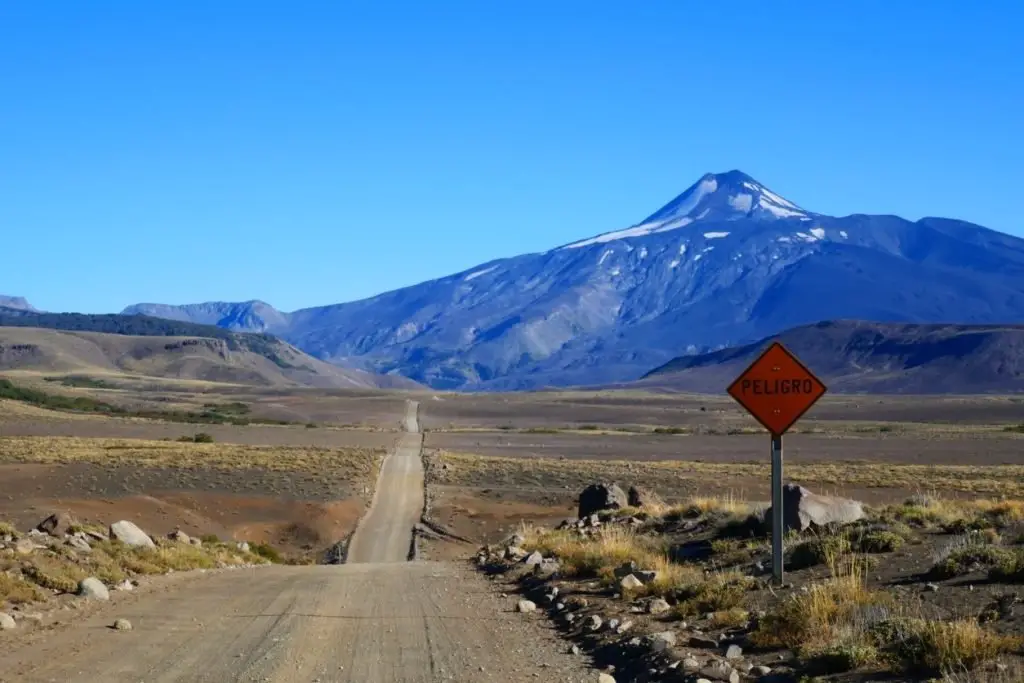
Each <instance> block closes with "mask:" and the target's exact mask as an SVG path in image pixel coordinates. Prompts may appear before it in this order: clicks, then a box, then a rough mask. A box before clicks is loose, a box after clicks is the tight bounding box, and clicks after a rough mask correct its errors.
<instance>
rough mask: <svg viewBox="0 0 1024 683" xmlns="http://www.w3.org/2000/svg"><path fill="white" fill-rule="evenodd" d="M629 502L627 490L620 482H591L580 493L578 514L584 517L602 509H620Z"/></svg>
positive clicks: (581, 517)
mask: <svg viewBox="0 0 1024 683" xmlns="http://www.w3.org/2000/svg"><path fill="white" fill-rule="evenodd" d="M628 504H629V499H628V498H627V496H626V492H625V491H623V490H622V489H621V488H620V487H619V485H618V484H615V483H611V484H591V485H590V486H588V487H587V488H585V489H583V492H582V493H580V498H579V513H578V515H577V516H578V517H579V518H580V519H583V518H585V517H589V516H590V515H592V514H594V513H597V512H601V511H602V510H618V509H620V508H624V507H626V505H628Z"/></svg>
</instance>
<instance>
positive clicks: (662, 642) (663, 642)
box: [649, 631, 676, 652]
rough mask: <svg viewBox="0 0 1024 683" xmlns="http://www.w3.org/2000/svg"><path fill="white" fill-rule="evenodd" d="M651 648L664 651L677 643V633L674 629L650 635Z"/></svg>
mask: <svg viewBox="0 0 1024 683" xmlns="http://www.w3.org/2000/svg"><path fill="white" fill-rule="evenodd" d="M649 638H650V642H651V649H653V650H654V651H655V652H664V651H665V650H667V649H668V648H670V647H672V646H673V645H675V644H676V634H675V633H673V632H672V631H662V632H660V633H652V634H651V635H650V636H649Z"/></svg>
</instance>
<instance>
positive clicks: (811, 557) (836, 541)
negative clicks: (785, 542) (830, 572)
mask: <svg viewBox="0 0 1024 683" xmlns="http://www.w3.org/2000/svg"><path fill="white" fill-rule="evenodd" d="M852 549H853V545H852V544H851V543H850V539H849V538H847V537H846V535H845V534H838V535H835V536H818V537H816V538H810V539H807V540H806V541H803V542H801V543H800V544H798V545H796V546H794V547H793V548H792V550H791V551H790V557H789V564H790V569H793V570H797V569H806V568H807V567H814V566H817V565H819V564H832V563H834V562H835V560H836V559H838V558H839V557H841V556H843V555H847V554H849V553H850V551H851V550H852Z"/></svg>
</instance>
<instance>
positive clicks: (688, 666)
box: [682, 657, 700, 672]
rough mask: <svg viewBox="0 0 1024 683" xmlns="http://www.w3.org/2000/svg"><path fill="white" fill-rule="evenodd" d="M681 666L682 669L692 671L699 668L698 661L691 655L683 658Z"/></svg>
mask: <svg viewBox="0 0 1024 683" xmlns="http://www.w3.org/2000/svg"><path fill="white" fill-rule="evenodd" d="M682 666H683V671H689V672H694V671H697V670H698V669H699V668H700V662H698V661H697V660H696V659H694V658H693V657H687V658H686V659H684V660H683V664H682Z"/></svg>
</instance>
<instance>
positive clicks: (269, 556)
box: [249, 543, 284, 564]
mask: <svg viewBox="0 0 1024 683" xmlns="http://www.w3.org/2000/svg"><path fill="white" fill-rule="evenodd" d="M249 552H251V553H252V554H253V555H259V556H260V557H262V558H263V559H265V560H268V561H270V562H273V563H274V564H283V563H284V558H283V557H281V553H280V552H278V550H277V548H275V547H273V546H272V545H270V544H269V543H250V544H249Z"/></svg>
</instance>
